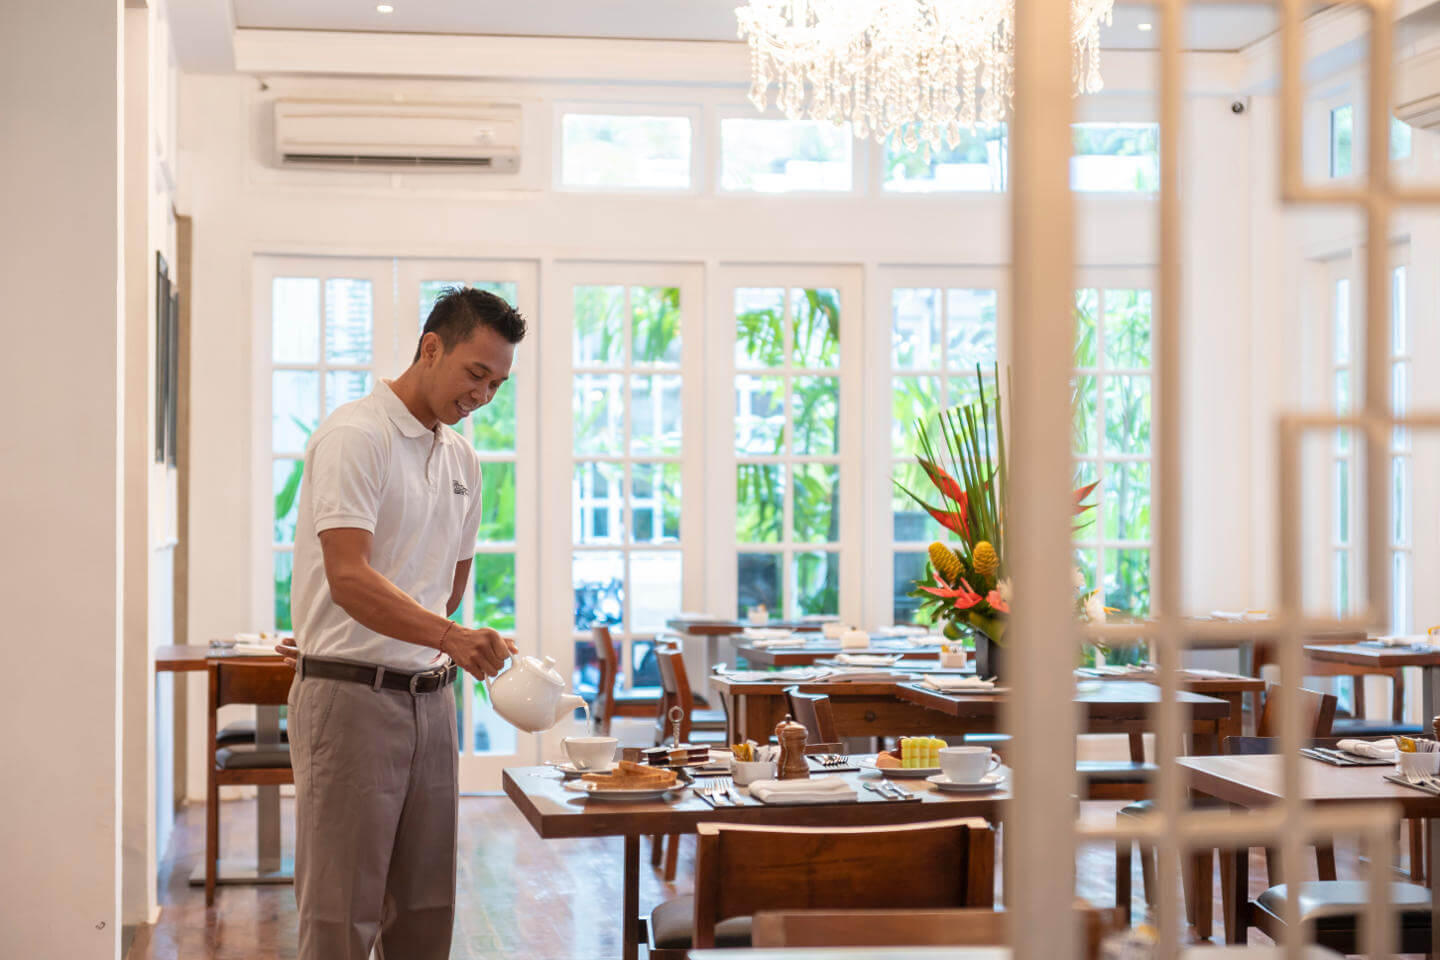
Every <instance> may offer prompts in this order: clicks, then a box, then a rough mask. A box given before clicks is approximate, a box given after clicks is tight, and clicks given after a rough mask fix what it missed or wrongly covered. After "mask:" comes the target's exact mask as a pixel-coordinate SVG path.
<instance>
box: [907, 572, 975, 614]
mask: <svg viewBox="0 0 1440 960" xmlns="http://www.w3.org/2000/svg"><path fill="white" fill-rule="evenodd" d="M935 579H936V580H940V582H941V583H942V584H943V583H944V582H945V581H944V580H942V579H941V578H940V575H939V574H938V573H937V574H936V575H935ZM920 589H921V590H924V591H925V592H926V593H928V594H930V595H931V596H935V597H943V598H945V599H947V600H954V601H955V609H957V610H969V609H970V608H971V607H973V606H975V604H977V603H979V602H980V600H981V599H982V598H981V596H980V594H978V593H976V592H975V591H974V590H972V589H970V584H968V583H966V582H965V578H963V577H962V578H960V585H959V586H958V587H946V586H939V587H928V586H927V587H921V588H920Z"/></svg>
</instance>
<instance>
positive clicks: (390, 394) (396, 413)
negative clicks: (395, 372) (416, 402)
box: [375, 380, 431, 438]
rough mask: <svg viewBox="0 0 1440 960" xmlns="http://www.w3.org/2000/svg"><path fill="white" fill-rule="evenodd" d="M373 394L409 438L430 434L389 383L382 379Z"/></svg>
mask: <svg viewBox="0 0 1440 960" xmlns="http://www.w3.org/2000/svg"><path fill="white" fill-rule="evenodd" d="M375 396H376V397H378V398H379V399H380V405H381V406H383V407H384V408H385V412H386V413H387V414H389V415H390V419H391V420H392V421H393V422H394V424H395V426H396V427H397V428H399V430H400V432H401V433H402V434H404V435H405V436H407V437H411V438H415V437H428V436H431V432H430V431H429V430H427V429H425V424H423V423H421V422H420V421H419V420H416V419H415V414H413V413H411V412H410V408H409V407H407V406H405V401H404V400H401V399H400V397H399V396H397V395H396V393H395V391H394V390H392V389H391V388H390V384H389V383H387V382H386V381H384V380H381V381H380V382H379V383H377V384H376V385H375Z"/></svg>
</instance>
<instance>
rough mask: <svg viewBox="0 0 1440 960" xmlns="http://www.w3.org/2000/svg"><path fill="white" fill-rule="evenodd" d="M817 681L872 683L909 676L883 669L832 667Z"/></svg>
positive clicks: (904, 678) (902, 678) (903, 678)
mask: <svg viewBox="0 0 1440 960" xmlns="http://www.w3.org/2000/svg"><path fill="white" fill-rule="evenodd" d="M816 679H817V680H821V681H824V682H825V683H872V682H875V681H893V680H906V679H909V674H905V673H897V672H896V671H894V670H891V669H887V668H885V667H832V668H830V669H828V670H826V671H825V674H824V676H821V677H817V678H816Z"/></svg>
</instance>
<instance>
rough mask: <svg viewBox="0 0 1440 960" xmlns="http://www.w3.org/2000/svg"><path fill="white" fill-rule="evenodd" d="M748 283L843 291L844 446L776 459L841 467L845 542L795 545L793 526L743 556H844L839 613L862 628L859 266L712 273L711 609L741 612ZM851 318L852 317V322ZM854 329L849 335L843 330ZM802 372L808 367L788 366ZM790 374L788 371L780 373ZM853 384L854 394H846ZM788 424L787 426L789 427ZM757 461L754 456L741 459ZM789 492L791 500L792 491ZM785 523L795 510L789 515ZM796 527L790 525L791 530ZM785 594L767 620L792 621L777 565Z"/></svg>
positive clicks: (731, 268) (840, 439)
mask: <svg viewBox="0 0 1440 960" xmlns="http://www.w3.org/2000/svg"><path fill="white" fill-rule="evenodd" d="M746 287H778V288H781V289H784V290H785V291H786V299H787V301H788V300H789V295H790V291H791V290H793V289H797V288H799V289H836V290H838V291H839V292H840V311H841V324H842V327H841V335H840V345H839V358H838V367H837V368H836V369H838V371H839V372H838V374H837V376H838V377H839V380H840V383H839V394H840V396H839V412H838V416H839V428H838V430H837V436H836V440H837V443H838V446H839V450H838V452H837V454H835V455H834V456H833V458H832V457H831V456H829V455H796V454H793V453H790V452H787V453H786V454H785V455H783V456H781V457H777V458H774V459H775V461H776V462H779V463H782V464H796V463H803V462H807V461H828V460H831V459H833V460H834V461H835V462H837V463H838V465H839V478H838V483H839V507H838V512H839V539H838V540H837V541H834V542H833V543H831V544H824V545H822V544H809V543H804V542H795V541H792V540H791V533H792V531H791V530H790V529H782V531H781V533H782V539H781V541H780V542H778V543H775V544H756V545H753V548H752V545H750V544H746V547H747V549H746V551H745V552H747V553H769V552H779V553H781V554H782V556H793V555H794V554H797V553H809V552H828V551H831V550H833V551H834V552H836V553H838V554H839V564H840V569H839V596H838V616H839V617H840V619H841V620H843V621H845V622H847V623H856V624H858V623H861V622H862V617H863V614H864V604H863V601H862V599H861V593H860V585H861V583H862V575H861V571H862V557H861V549H860V545H861V538H862V535H863V534H862V528H861V521H860V515H861V514H862V513H863V511H862V510H860V509H856V508H854V507H851V506H848V505H849V504H860V503H863V502H864V499H863V498H864V491H863V488H862V469H861V466H862V462H863V444H864V443H865V433H866V428H865V425H864V424H863V423H862V422H861V416H862V411H863V392H864V364H863V360H864V352H865V351H864V346H865V344H864V341H863V332H864V329H865V326H864V325H865V323H866V319H865V316H866V313H867V310H866V306H865V303H864V302H863V300H862V297H863V293H862V290H863V276H862V271H861V268H859V267H858V266H845V265H824V266H821V265H807V264H800V265H794V266H771V265H743V264H722V265H720V266H719V267H718V268H717V269H716V270H714V271H713V272H712V273H711V279H710V281H709V288H710V295H709V298H708V300H707V303H708V306H709V314H710V322H708V323H707V324H706V327H707V330H706V352H707V354H708V355H709V356H711V357H724V358H725V360H724V363H723V364H721V363H718V362H717V363H714V364H711V366H710V368H709V369H708V370H707V377H708V382H707V387H706V399H707V403H706V427H705V429H706V435H707V436H708V437H709V438H711V440H710V443H709V445H708V449H707V458H708V463H709V468H708V469H709V474H710V476H711V477H713V478H715V480H714V484H713V487H712V489H711V494H710V496H708V498H707V500H708V503H707V505H706V511H707V515H708V517H709V518H710V519H709V528H710V531H711V532H710V535H709V536H708V537H707V538H706V540H707V542H706V544H705V549H706V554H705V557H706V560H705V562H706V569H707V571H708V574H707V576H706V587H707V592H706V595H705V603H706V606H705V609H706V610H707V611H710V612H713V613H716V614H718V615H719V616H721V617H725V618H729V617H732V616H734V614H735V611H736V610H737V609H738V602H739V601H738V579H739V577H738V572H737V566H738V559H737V558H738V554H739V553H740V550H739V547H740V544H739V542H738V540H737V537H736V529H735V523H736V499H737V495H736V468H737V465H738V463H739V461H740V460H741V459H742V458H741V457H739V456H737V454H736V451H735V378H736V376H737V375H739V374H740V372H741V371H740V370H738V368H737V366H736V364H735V322H734V318H735V307H734V302H735V299H734V298H735V290H736V289H739V288H746ZM847 318H849V319H847ZM847 324H848V325H853V326H854V327H855V328H856V332H855V334H853V335H849V336H847V335H846V333H845V330H846V328H847V327H846V325H847ZM775 369H776V370H777V371H778V370H784V371H787V374H789V372H790V371H794V372H795V373H794V374H789V375H800V376H803V375H804V373H803V372H802V371H803V370H805V369H807V368H798V367H792V366H790V365H789V364H788V363H787V366H786V367H783V368H775ZM782 375H785V374H782ZM847 387H848V388H847ZM788 422H789V421H788V420H787V423H788ZM744 459H751V458H748V457H747V458H744ZM788 496H792V497H793V493H792V494H788ZM785 516H786V517H787V518H788V517H789V516H790V514H789V512H788V511H787V513H786V514H785ZM792 526H793V524H792ZM781 576H782V581H781V596H782V601H783V604H784V607H783V609H782V610H772V611H771V616H772V617H774V618H779V617H781V616H784V615H786V614H787V613H788V612H789V611H790V610H791V609H792V608H793V605H794V597H793V591H792V590H791V583H790V581H791V576H790V569H789V565H788V564H787V562H786V561H784V560H782V562H781Z"/></svg>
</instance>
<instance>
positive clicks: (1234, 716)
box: [1210, 690, 1245, 743]
mask: <svg viewBox="0 0 1440 960" xmlns="http://www.w3.org/2000/svg"><path fill="white" fill-rule="evenodd" d="M1210 696H1212V697H1218V698H1219V699H1221V700H1224V701H1225V702H1226V703H1228V704H1230V715H1229V716H1228V717H1226V718H1225V719H1223V720H1221V721H1219V724H1218V725H1219V727H1220V733H1219V736H1220V742H1221V743H1224V742H1225V738H1226V737H1238V736H1241V735H1242V734H1243V733H1244V726H1243V725H1244V719H1243V718H1244V716H1245V694H1244V692H1243V691H1239V690H1236V691H1235V692H1233V693H1212V694H1210Z"/></svg>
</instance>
